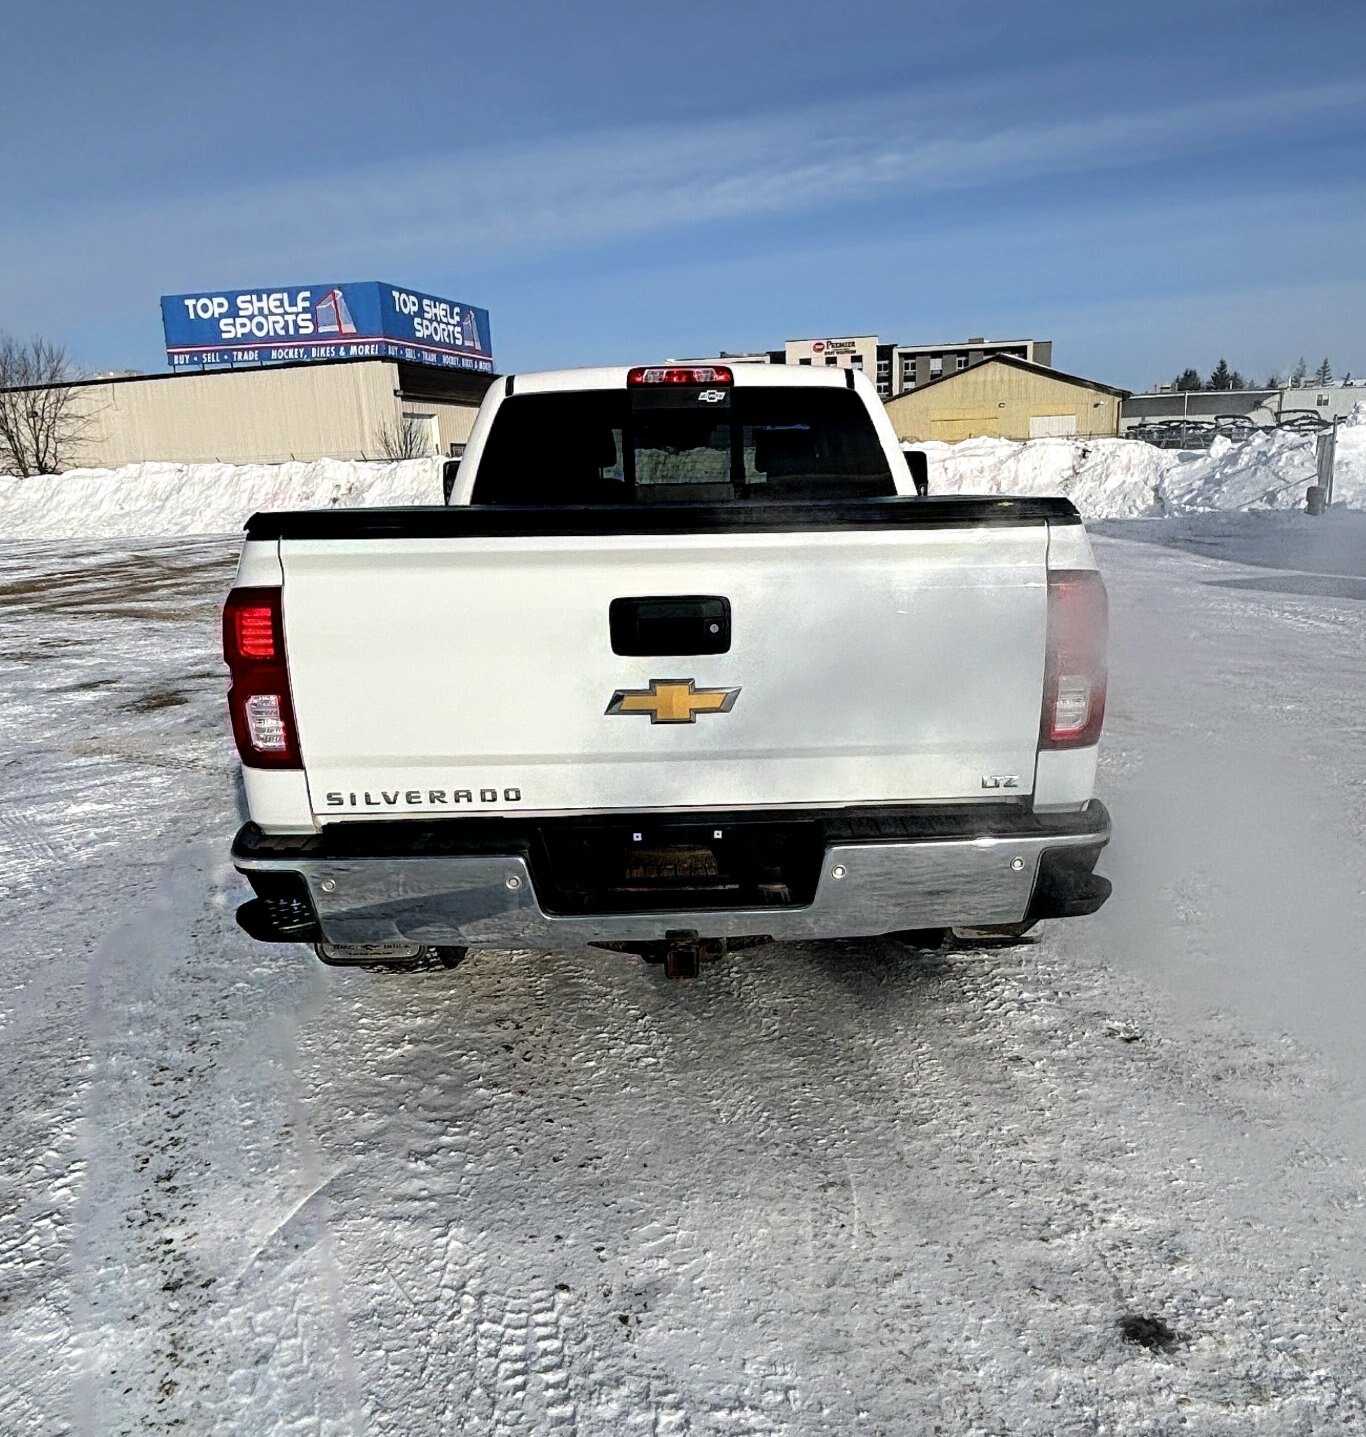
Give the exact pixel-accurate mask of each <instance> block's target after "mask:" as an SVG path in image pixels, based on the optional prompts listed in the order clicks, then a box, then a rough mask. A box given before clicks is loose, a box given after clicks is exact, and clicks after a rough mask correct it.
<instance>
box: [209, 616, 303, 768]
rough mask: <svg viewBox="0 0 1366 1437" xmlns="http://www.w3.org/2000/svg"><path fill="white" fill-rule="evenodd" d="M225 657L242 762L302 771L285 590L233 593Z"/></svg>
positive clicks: (230, 709)
mask: <svg viewBox="0 0 1366 1437" xmlns="http://www.w3.org/2000/svg"><path fill="white" fill-rule="evenodd" d="M223 657H224V658H225V659H226V660H227V661H228V668H229V670H230V671H231V673H232V687H231V688H230V689H229V690H228V712H229V714H230V715H231V716H232V734H233V738H234V739H236V740H237V752H238V753H239V754H241V755H242V762H243V763H245V764H247V765H249V766H250V767H252V768H300V767H302V761H301V760H300V757H299V735H298V729H297V728H296V726H295V723H294V704H293V701H292V699H291V698H290V693H289V669H288V668H287V667H286V664H285V646H284V619H283V614H282V610H281V606H280V591H279V589H234V590H233V591H232V592H231V593H230V594H229V595H228V598H227V602H226V603H225V604H224V605H223Z"/></svg>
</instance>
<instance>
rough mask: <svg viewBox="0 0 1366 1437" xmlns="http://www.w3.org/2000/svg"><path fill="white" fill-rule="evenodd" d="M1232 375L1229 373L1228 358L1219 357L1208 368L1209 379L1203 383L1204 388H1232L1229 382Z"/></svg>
mask: <svg viewBox="0 0 1366 1437" xmlns="http://www.w3.org/2000/svg"><path fill="white" fill-rule="evenodd" d="M1231 379H1232V375H1231V374H1230V373H1229V367H1228V360H1226V359H1221V360H1220V361H1219V363H1218V364H1216V365H1215V366H1214V368H1213V369H1211V370H1210V374H1209V379H1208V380H1207V381H1206V383H1205V388H1206V389H1232V388H1233V385H1232V384H1231V383H1230V382H1229V381H1230V380H1231Z"/></svg>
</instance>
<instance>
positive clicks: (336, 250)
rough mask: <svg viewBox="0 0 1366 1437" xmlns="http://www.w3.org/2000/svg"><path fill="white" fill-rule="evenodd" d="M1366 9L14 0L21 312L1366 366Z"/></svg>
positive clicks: (136, 327) (135, 345)
mask: <svg viewBox="0 0 1366 1437" xmlns="http://www.w3.org/2000/svg"><path fill="white" fill-rule="evenodd" d="M1364 69H1366V5H1363V4H1361V3H1360V0H1318V3H1315V4H1314V5H1312V6H1308V5H1306V6H1292V5H1290V4H1288V3H1285V0H1279V3H1269V2H1268V0H1183V3H1165V0H1157V3H1149V4H1147V5H1137V6H1119V5H1112V4H1107V3H1104V0H1086V3H1073V0H1056V3H1028V0H1013V3H998V0H978V3H974V4H970V5H952V4H944V3H934V4H928V3H921V0H899V3H894V0H879V3H858V0H844V3H841V4H836V3H832V0H825V3H820V4H813V3H807V0H748V3H747V0H729V3H726V4H719V3H714V0H693V3H688V4H678V3H674V4H670V5H659V4H643V3H636V4H634V5H628V4H619V3H611V4H608V3H598V0H575V3H572V4H569V3H563V0H561V3H541V0H521V3H518V4H501V5H500V4H492V5H491V4H488V3H487V0H485V3H481V4H479V5H472V4H465V3H458V0H443V3H427V0H423V3H412V4H402V3H395V4H391V5H388V6H379V5H374V4H370V5H361V4H354V3H347V0H336V3H329V4H326V5H323V4H310V3H290V0H275V3H273V4H269V5H267V4H257V3H253V0H245V3H238V4H234V5H230V6H200V5H184V4H180V5H172V4H169V3H155V4H153V3H145V0H126V3H124V4H123V5H120V6H112V5H108V4H107V3H102V4H73V3H62V0H50V3H48V4H46V5H42V6H29V7H25V8H24V9H22V10H20V9H18V8H16V7H11V8H10V9H9V10H8V11H7V13H6V18H5V28H4V36H3V48H2V49H0V135H3V137H4V138H3V139H0V176H2V177H3V180H4V184H3V190H0V193H3V196H4V199H3V220H2V221H0V328H3V329H7V330H9V331H11V332H14V333H18V334H28V333H32V332H40V333H43V334H46V335H48V336H50V337H53V338H57V339H60V340H62V341H64V342H65V343H66V345H67V347H68V349H69V350H70V351H71V353H72V354H73V356H74V357H75V358H76V359H77V360H79V361H80V362H81V363H83V364H84V365H86V366H87V367H89V368H90V369H103V368H114V367H134V368H140V369H148V370H152V369H158V368H161V367H162V366H163V364H164V360H163V357H162V352H161V334H160V317H159V311H158V308H157V299H158V296H159V295H161V294H172V293H177V292H188V291H193V290H199V289H219V288H223V289H229V288H245V287H248V286H254V285H263V284H293V283H307V282H314V281H320V280H326V281H331V280H334V279H346V280H351V279H357V280H360V279H382V280H387V281H392V282H395V283H399V284H407V285H411V286H413V287H415V288H419V289H423V290H426V291H429V292H431V293H435V294H442V295H447V296H450V297H452V298H455V299H460V300H463V301H466V302H470V303H474V304H477V305H482V306H483V307H485V308H487V309H488V310H490V311H491V314H492V321H493V338H494V347H495V352H496V356H497V360H498V364H499V367H500V368H504V369H514V368H521V369H526V368H533V367H540V366H558V365H566V364H589V363H603V362H630V361H639V360H644V359H652V358H657V357H662V356H664V355H668V354H680V353H698V354H700V353H705V352H708V351H712V352H714V351H715V350H717V349H719V348H725V349H744V348H747V347H756V348H768V347H770V346H774V345H779V344H781V343H782V341H783V340H784V339H785V338H788V337H796V336H801V335H819V334H845V333H876V334H880V335H881V336H882V337H883V338H884V339H899V340H904V341H907V342H920V341H925V342H930V341H937V340H947V339H953V338H963V337H966V336H968V335H979V334H981V335H989V336H992V337H1010V338H1013V337H1018V336H1024V335H1033V336H1038V337H1043V338H1052V339H1053V340H1054V342H1055V351H1054V362H1055V363H1056V364H1057V365H1058V366H1059V367H1060V368H1064V369H1071V370H1075V371H1079V372H1082V373H1086V374H1088V375H1092V376H1094V377H1096V378H1099V379H1103V380H1107V381H1109V382H1111V383H1115V384H1121V385H1125V386H1128V387H1140V386H1146V385H1147V384H1148V383H1150V382H1152V381H1154V380H1158V379H1162V378H1166V377H1169V376H1170V375H1171V374H1173V373H1174V372H1176V371H1177V370H1178V369H1180V368H1182V367H1184V365H1186V364H1188V363H1189V364H1194V365H1196V366H1197V367H1199V368H1201V369H1202V370H1207V369H1208V368H1209V367H1211V366H1212V365H1213V364H1214V362H1215V361H1216V360H1217V359H1218V358H1219V357H1220V355H1225V356H1227V358H1228V360H1229V362H1230V363H1231V364H1233V365H1235V366H1236V367H1238V368H1239V369H1241V370H1243V371H1244V373H1246V374H1248V375H1249V376H1255V377H1256V378H1258V379H1262V378H1264V377H1265V376H1266V374H1267V373H1268V372H1269V371H1270V370H1273V369H1279V370H1282V371H1284V370H1285V369H1286V368H1287V367H1288V366H1289V365H1290V364H1292V363H1293V362H1294V360H1295V359H1296V358H1297V357H1298V356H1299V355H1301V354H1303V355H1305V357H1306V358H1307V359H1308V360H1309V362H1310V364H1311V366H1313V365H1315V364H1317V362H1318V360H1319V359H1320V358H1322V357H1323V355H1324V354H1328V355H1329V356H1331V358H1332V360H1333V364H1334V368H1335V370H1336V371H1337V372H1338V373H1339V374H1341V373H1342V372H1343V371H1344V370H1348V369H1350V370H1352V371H1353V372H1354V373H1356V374H1361V375H1366V270H1364V269H1363V267H1362V255H1363V254H1366V183H1363V181H1366V144H1364V143H1363V141H1366V77H1364V76H1363V70H1364Z"/></svg>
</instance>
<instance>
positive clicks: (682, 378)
mask: <svg viewBox="0 0 1366 1437" xmlns="http://www.w3.org/2000/svg"><path fill="white" fill-rule="evenodd" d="M734 378H735V376H734V375H733V374H732V373H731V372H730V368H729V366H727V365H724V364H683V365H675V364H669V365H659V366H651V367H649V368H645V369H633V370H631V371H630V372H629V373H628V374H627V376H626V382H627V384H730V383H732V382H733V381H734Z"/></svg>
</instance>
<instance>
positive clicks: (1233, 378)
mask: <svg viewBox="0 0 1366 1437" xmlns="http://www.w3.org/2000/svg"><path fill="white" fill-rule="evenodd" d="M1228 387H1229V388H1230V389H1246V388H1247V380H1245V379H1244V378H1243V376H1242V375H1241V374H1239V373H1238V371H1237V370H1236V369H1235V370H1233V372H1232V373H1231V374H1230V375H1229V377H1228Z"/></svg>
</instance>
